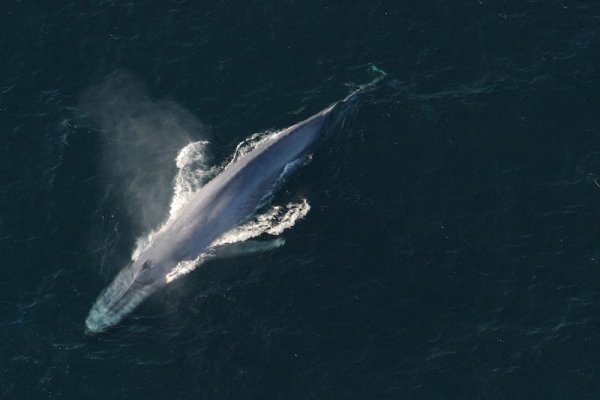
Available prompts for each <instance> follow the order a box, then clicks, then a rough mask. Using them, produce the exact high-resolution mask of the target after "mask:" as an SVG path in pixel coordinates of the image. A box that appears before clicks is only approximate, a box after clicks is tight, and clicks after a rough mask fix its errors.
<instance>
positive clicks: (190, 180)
mask: <svg viewBox="0 0 600 400" xmlns="http://www.w3.org/2000/svg"><path fill="white" fill-rule="evenodd" d="M280 132H281V131H275V132H272V131H267V132H262V133H256V134H254V135H252V136H250V137H249V138H247V139H245V140H244V141H242V142H240V143H239V144H238V145H237V146H236V149H235V152H234V154H233V156H232V157H231V159H230V160H229V161H228V162H226V163H224V164H222V165H217V166H208V165H207V162H206V160H207V157H206V149H207V146H208V144H209V142H207V141H198V142H193V143H190V144H188V145H187V146H185V147H183V148H182V149H181V150H180V151H179V154H178V155H177V157H176V159H175V162H176V165H177V169H178V172H177V175H176V176H175V179H174V186H173V197H172V200H171V204H170V212H169V218H168V219H167V220H166V221H165V222H164V223H163V224H162V225H161V226H160V227H159V228H158V229H156V230H153V231H151V232H150V233H149V234H148V235H146V236H144V237H140V238H139V239H138V240H137V243H136V248H135V250H134V251H133V254H132V259H133V260H136V259H137V257H138V256H139V254H141V253H142V252H143V251H144V250H146V249H147V248H148V247H150V246H151V245H152V243H153V240H154V238H155V237H156V235H157V234H158V233H160V231H161V230H162V229H164V227H165V226H166V225H167V223H168V221H169V220H170V219H172V218H175V217H176V216H177V215H178V213H179V212H180V211H181V209H183V208H184V207H185V205H186V204H187V203H188V202H189V200H190V197H191V195H192V194H193V193H195V192H196V191H198V190H199V189H200V188H201V187H202V186H204V185H205V184H206V183H207V182H208V181H210V180H211V179H212V178H214V177H215V176H216V175H218V174H219V173H220V172H221V171H223V169H225V168H226V167H227V165H229V164H231V163H234V162H236V161H238V160H240V159H241V158H243V157H245V156H246V155H247V154H248V153H249V152H250V151H252V150H253V149H255V148H256V147H257V146H258V145H260V144H261V143H263V142H264V141H266V140H269V139H271V138H273V137H274V136H276V135H278V134H279V133H280ZM300 164H301V161H297V162H294V163H292V164H290V165H288V166H286V168H285V170H284V171H283V173H282V175H281V178H280V179H279V181H278V182H277V184H276V187H277V186H279V185H280V184H281V183H282V182H283V181H284V180H285V178H286V177H287V176H288V175H289V174H290V173H291V172H292V171H293V170H295V169H296V168H297V167H298V165H300ZM275 189H276V188H275ZM269 201H270V196H267V198H266V199H265V201H264V203H265V204H268V203H269ZM265 204H263V208H264V205H265ZM309 211H310V205H309V204H308V201H307V200H306V199H302V200H301V201H299V202H297V203H288V204H287V205H285V206H280V205H274V206H270V207H268V210H267V211H265V212H263V213H261V214H258V215H255V216H253V217H251V218H250V219H249V220H248V221H246V222H245V223H244V224H242V225H240V226H238V227H236V228H234V229H232V230H230V231H228V232H226V233H225V234H223V235H221V236H220V237H219V238H217V240H215V241H214V242H213V243H212V244H211V245H210V246H209V249H208V250H207V251H206V252H205V253H203V254H202V255H200V256H199V257H198V258H197V259H196V260H192V261H182V262H180V263H178V264H177V265H176V266H175V267H174V268H173V270H172V271H171V272H170V273H169V274H168V275H167V276H166V281H167V283H169V282H172V281H173V280H175V279H177V278H180V277H181V276H183V275H186V274H188V273H189V272H191V271H193V270H194V269H196V268H197V267H198V266H200V265H201V264H203V263H204V262H205V261H206V260H208V259H210V257H211V256H212V255H213V254H212V249H215V248H217V247H220V246H224V245H228V244H234V243H238V242H243V241H245V240H248V239H251V238H255V237H258V236H261V235H263V234H268V235H272V236H278V235H281V233H283V232H284V231H285V230H286V229H289V228H291V227H292V226H294V225H295V223H296V221H298V220H299V219H302V218H304V217H305V216H306V215H307V214H308V212H309ZM280 243H281V244H283V241H281V242H280Z"/></svg>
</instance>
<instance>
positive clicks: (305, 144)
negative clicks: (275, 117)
mask: <svg viewBox="0 0 600 400" xmlns="http://www.w3.org/2000/svg"><path fill="white" fill-rule="evenodd" d="M353 97H354V96H353V95H351V96H348V97H347V98H346V99H344V100H342V101H339V102H337V103H334V104H333V105H331V106H329V107H327V108H325V109H324V110H322V111H320V112H319V113H317V114H315V115H313V116H311V117H310V118H308V119H306V120H304V121H301V122H299V123H297V124H295V125H292V126H290V127H289V128H286V129H284V130H282V131H280V132H278V133H277V134H275V135H273V136H271V137H270V138H269V139H267V140H266V141H264V142H263V143H261V144H259V145H258V146H257V147H256V148H254V149H253V150H251V151H250V152H249V153H248V154H246V155H245V156H243V157H241V158H240V159H238V160H236V161H235V162H232V163H230V164H229V165H228V166H227V167H225V169H224V170H223V171H222V172H221V173H220V174H218V175H217V176H216V177H214V178H213V179H212V180H211V181H210V182H208V183H207V184H206V185H204V186H203V187H202V188H200V189H199V190H198V191H197V192H195V193H194V194H192V195H191V197H190V198H189V200H188V202H187V203H186V205H185V206H184V207H183V208H182V209H181V210H180V211H179V212H178V213H177V215H176V216H175V217H173V218H171V219H170V220H169V221H167V222H166V224H165V225H164V226H163V228H162V229H161V230H160V231H159V232H158V233H156V234H155V236H154V237H153V239H152V242H151V244H150V245H149V246H147V247H146V248H145V249H144V250H142V251H141V253H140V254H139V255H138V257H137V258H136V259H135V260H134V261H132V262H131V263H130V264H129V265H128V266H127V267H125V268H124V269H123V270H122V271H121V272H119V274H118V275H117V276H116V277H115V279H114V280H113V282H112V283H111V284H110V285H109V286H108V287H107V288H106V289H105V290H104V291H103V292H102V293H101V294H100V296H99V297H98V299H97V300H96V302H95V304H94V305H93V306H92V308H91V310H90V312H89V315H88V316H87V319H86V321H85V325H86V328H87V331H88V332H90V333H95V332H102V331H104V330H106V329H107V328H109V327H111V326H113V325H115V324H117V323H118V322H120V321H121V320H122V319H123V318H124V317H125V316H126V315H128V314H129V313H130V312H131V311H132V310H133V309H134V308H135V307H137V306H138V305H139V304H140V303H141V302H142V301H143V300H144V299H146V298H147V297H148V296H150V295H151V294H152V293H154V292H155V291H156V290H157V289H159V288H160V287H162V286H164V285H165V284H166V276H167V275H168V273H169V272H170V271H171V270H172V269H173V268H174V267H175V266H176V265H177V264H178V263H180V262H182V261H193V260H196V259H197V258H198V257H199V256H201V255H202V254H203V253H205V252H206V251H207V250H209V248H210V245H211V243H213V242H214V241H215V239H217V238H218V237H219V236H221V235H222V234H224V233H225V232H227V231H229V230H231V229H232V228H235V227H236V226H238V225H239V224H240V223H242V222H243V221H244V220H246V219H247V218H248V217H251V216H252V215H253V214H254V212H255V211H256V210H257V208H258V207H260V206H261V202H263V201H264V199H265V198H266V197H268V196H269V194H270V193H271V192H272V190H273V188H274V187H275V186H276V184H277V183H278V181H279V180H280V178H281V177H282V174H284V172H285V171H286V168H289V166H291V165H293V164H294V163H295V162H296V161H298V160H300V159H302V158H303V157H304V156H306V155H307V154H308V152H309V151H310V148H311V145H312V144H313V143H314V142H315V141H316V140H317V138H318V137H319V136H321V134H322V132H323V131H325V130H327V129H330V128H332V127H333V124H334V123H337V122H338V121H339V118H340V116H342V115H343V113H344V111H345V110H346V109H347V106H348V105H349V104H350V103H351V101H352V99H353Z"/></svg>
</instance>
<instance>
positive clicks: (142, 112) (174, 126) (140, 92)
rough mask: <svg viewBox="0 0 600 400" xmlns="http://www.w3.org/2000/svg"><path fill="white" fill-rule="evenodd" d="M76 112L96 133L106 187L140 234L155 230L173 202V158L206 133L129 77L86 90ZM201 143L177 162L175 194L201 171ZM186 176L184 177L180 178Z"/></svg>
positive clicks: (125, 74)
mask: <svg viewBox="0 0 600 400" xmlns="http://www.w3.org/2000/svg"><path fill="white" fill-rule="evenodd" d="M81 110H82V111H83V112H84V113H85V114H86V115H87V116H88V117H89V120H90V121H91V122H92V124H93V128H96V129H98V130H99V131H100V139H101V144H102V153H101V154H102V170H103V172H104V176H105V180H104V181H105V182H104V183H105V184H106V185H107V186H108V187H109V188H111V189H112V190H113V192H114V193H116V195H117V197H118V198H119V199H120V202H121V205H122V207H124V208H125V209H126V210H127V212H128V215H129V216H130V218H131V222H132V223H133V224H135V225H136V226H138V228H139V229H140V230H141V231H147V230H149V229H152V228H154V227H156V226H157V224H159V223H160V222H161V221H162V220H164V218H165V215H166V214H167V212H168V209H169V205H170V204H171V203H172V198H173V179H174V176H175V173H176V169H175V168H176V167H179V166H178V165H176V163H175V158H176V157H177V154H178V153H179V152H180V150H181V149H182V148H183V147H184V146H186V145H187V144H189V143H190V142H191V141H192V138H198V137H202V136H203V135H204V134H205V133H206V132H207V130H206V128H204V126H203V125H202V124H201V122H200V121H199V120H198V119H197V118H196V117H195V116H194V115H192V114H191V113H190V112H189V111H187V110H186V109H184V108H183V107H182V106H180V105H178V104H177V103H175V102H174V101H171V100H164V99H153V98H152V96H151V95H150V94H149V92H148V91H147V89H146V88H145V86H144V84H143V83H142V82H141V81H140V80H139V79H138V78H136V77H135V76H134V75H133V74H131V73H128V72H124V71H117V72H114V73H112V74H110V75H109V76H107V77H106V78H105V79H104V80H103V81H102V82H101V83H99V84H97V85H94V86H92V87H91V88H90V89H88V90H87V91H86V93H85V94H84V95H83V97H82V100H81ZM203 145H204V142H199V143H197V144H195V145H194V146H193V147H192V152H193V153H194V154H193V155H190V156H189V157H187V158H188V159H186V161H185V162H184V163H183V164H181V163H180V165H181V166H180V167H179V168H180V172H179V174H178V175H177V179H178V180H179V183H178V185H179V186H178V190H187V191H191V190H193V189H195V184H196V180H197V178H198V177H197V176H195V175H194V174H196V173H197V172H195V171H201V170H203V168H204V167H205V166H204V163H205V160H206V153H205V152H204V149H203V148H201V147H203ZM184 175H185V176H184Z"/></svg>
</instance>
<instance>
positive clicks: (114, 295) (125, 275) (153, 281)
mask: <svg viewBox="0 0 600 400" xmlns="http://www.w3.org/2000/svg"><path fill="white" fill-rule="evenodd" d="M162 271H164V269H163V268H162V266H161V265H160V263H157V262H155V261H153V260H150V259H144V260H136V261H133V262H132V263H131V264H129V265H128V266H127V267H126V268H124V269H123V270H122V271H121V272H120V273H119V274H118V275H117V276H116V277H115V279H114V280H113V282H112V283H111V284H110V285H109V286H108V287H107V288H106V289H105V290H104V291H103V292H102V293H101V294H100V296H98V299H97V300H96V302H95V303H94V305H93V306H92V308H91V309H90V312H89V314H88V316H87V318H86V320H85V326H86V330H87V332H88V333H99V332H103V331H105V330H106V329H108V328H109V327H111V326H113V325H115V324H117V323H118V322H120V321H121V320H122V319H123V318H124V317H125V316H126V315H127V314H129V313H130V312H131V311H132V310H133V309H134V308H135V307H137V306H138V305H139V304H140V303H141V302H142V301H144V299H146V298H147V297H148V296H150V295H151V294H152V293H154V292H155V291H156V290H157V289H158V288H160V287H161V286H163V285H164V284H165V276H164V273H162Z"/></svg>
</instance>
